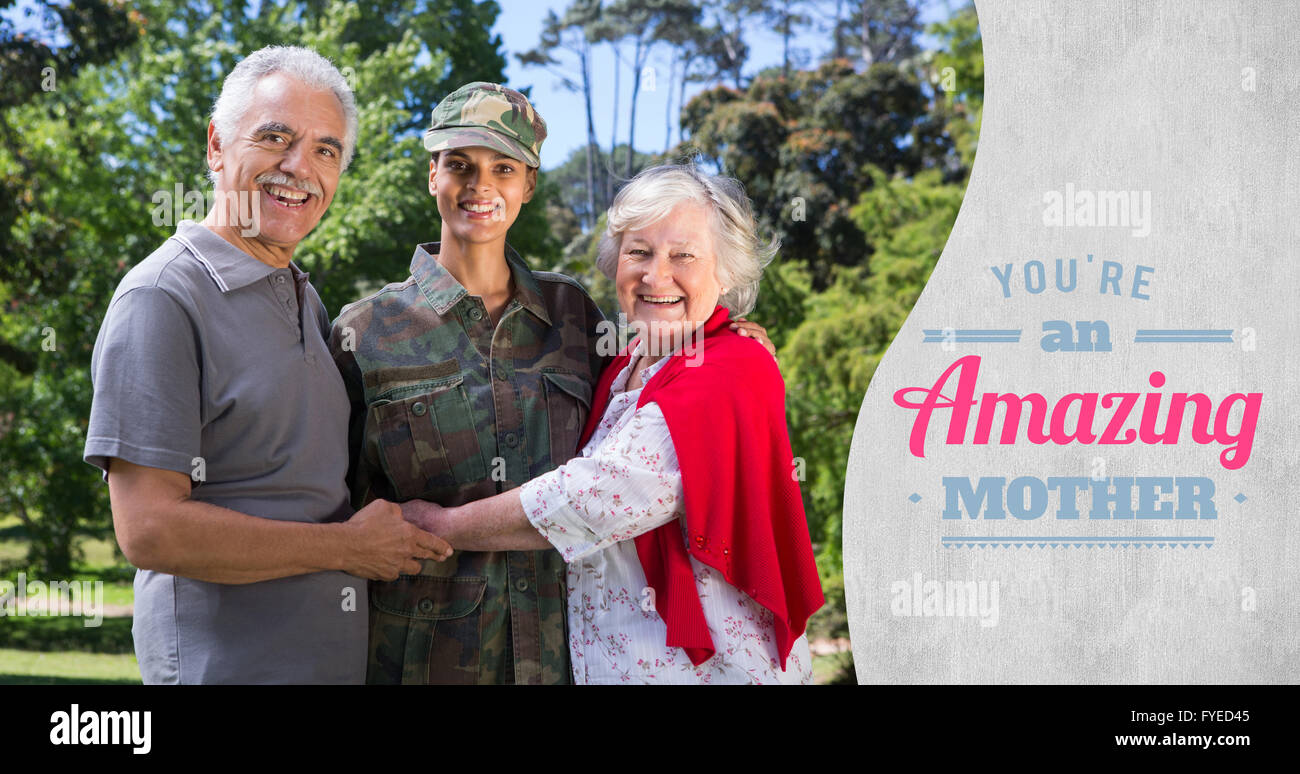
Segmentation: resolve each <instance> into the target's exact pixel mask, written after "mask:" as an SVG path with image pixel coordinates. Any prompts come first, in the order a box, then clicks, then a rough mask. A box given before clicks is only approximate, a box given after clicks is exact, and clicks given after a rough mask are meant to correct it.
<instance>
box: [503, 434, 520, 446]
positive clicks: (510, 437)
mask: <svg viewBox="0 0 1300 774" xmlns="http://www.w3.org/2000/svg"><path fill="white" fill-rule="evenodd" d="M517 443H519V437H518V436H516V435H515V434H514V433H506V446H509V447H510V448H512V449H513V448H515V444H517Z"/></svg>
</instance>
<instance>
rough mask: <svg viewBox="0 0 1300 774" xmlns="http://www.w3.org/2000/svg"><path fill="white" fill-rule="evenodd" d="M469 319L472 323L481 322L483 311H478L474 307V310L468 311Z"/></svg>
mask: <svg viewBox="0 0 1300 774" xmlns="http://www.w3.org/2000/svg"><path fill="white" fill-rule="evenodd" d="M469 319H471V320H473V321H474V322H478V321H479V320H482V319H483V310H482V309H479V308H478V307H477V306H476V307H474V308H472V309H470V310H469Z"/></svg>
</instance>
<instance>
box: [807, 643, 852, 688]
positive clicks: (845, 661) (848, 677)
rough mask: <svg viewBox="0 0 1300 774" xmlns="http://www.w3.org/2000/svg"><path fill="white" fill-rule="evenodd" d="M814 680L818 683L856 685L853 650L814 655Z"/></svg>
mask: <svg viewBox="0 0 1300 774" xmlns="http://www.w3.org/2000/svg"><path fill="white" fill-rule="evenodd" d="M813 682H815V683H816V684H818V685H854V684H856V683H857V678H856V676H855V675H854V673H853V652H852V651H844V652H843V653H831V654H829V655H826V656H813Z"/></svg>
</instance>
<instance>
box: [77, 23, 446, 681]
mask: <svg viewBox="0 0 1300 774" xmlns="http://www.w3.org/2000/svg"><path fill="white" fill-rule="evenodd" d="M356 133H357V117H356V107H355V104H354V101H353V98H352V93H351V91H350V90H349V89H348V87H347V85H346V83H345V82H344V80H343V78H342V76H341V75H340V74H339V72H338V71H337V70H336V69H335V68H334V67H333V66H332V65H331V64H330V63H329V62H328V61H326V60H325V59H323V58H322V57H321V56H319V55H318V54H316V53H314V52H312V51H309V50H306V49H301V48H286V47H272V48H266V49H262V50H261V51H258V52H256V53H254V54H252V55H250V56H249V57H248V58H246V59H245V60H244V61H242V62H241V63H240V64H239V65H238V66H237V67H236V68H235V69H234V70H233V71H232V72H231V73H230V75H229V76H228V77H227V78H226V81H225V83H224V84H223V86H222V90H221V96H220V98H219V99H218V100H217V103H216V105H215V107H214V109H213V115H212V122H211V124H210V125H209V127H208V146H207V159H208V166H209V168H210V170H211V174H212V179H213V181H214V184H215V189H216V197H215V198H216V202H217V204H216V206H214V207H213V209H212V211H211V212H210V213H209V215H208V217H207V219H206V220H205V221H204V222H203V223H202V224H196V223H190V222H184V223H182V224H181V225H180V226H179V227H178V228H177V230H176V233H175V235H174V236H172V237H171V238H170V239H168V240H167V241H166V242H165V243H164V244H163V245H162V246H161V247H160V248H159V249H158V250H156V251H155V252H154V253H153V254H152V255H150V256H149V257H148V258H146V259H145V260H144V261H142V262H141V263H140V264H139V265H137V266H136V267H135V268H133V269H132V270H131V271H130V272H129V273H128V274H127V275H126V277H125V278H123V280H122V283H121V284H120V285H119V286H118V288H117V292H116V293H115V294H114V295H113V299H112V301H111V302H110V303H109V308H108V312H107V314H106V315H105V317H104V323H103V326H102V327H101V328H100V332H99V338H98V340H97V341H96V343H95V351H94V355H93V359H92V364H91V374H92V380H93V382H94V388H95V393H94V402H93V405H92V408H91V416H90V427H89V430H88V433H87V435H88V437H87V440H86V448H85V459H86V460H87V461H88V462H90V463H92V464H94V465H96V466H98V467H99V468H101V469H102V470H103V471H104V474H105V478H106V479H107V481H108V485H109V495H110V499H111V502H112V509H113V525H114V528H115V530H116V533H117V539H118V543H119V545H121V547H122V551H123V553H125V554H126V556H127V558H128V559H129V560H130V561H131V563H132V564H134V565H136V567H138V568H139V572H137V574H136V579H135V623H134V628H133V634H134V637H135V648H136V654H137V656H138V658H139V662H140V672H141V675H142V677H143V678H144V681H145V682H146V683H225V682H236V683H261V682H291V683H360V682H363V681H364V678H365V669H366V633H367V618H368V608H367V597H366V593H365V591H366V589H365V580H364V579H366V578H373V579H383V580H391V579H394V578H396V577H398V575H399V574H401V573H413V572H418V570H419V568H420V560H422V559H434V560H441V559H445V558H446V557H447V556H449V555H450V547H449V546H448V545H447V544H446V543H445V542H444V541H442V540H440V539H439V538H437V537H435V536H433V535H430V534H428V533H426V532H424V531H422V530H419V529H417V528H416V527H414V526H412V525H409V524H407V523H405V522H404V521H403V520H402V517H401V512H400V510H399V508H398V507H397V506H396V505H394V504H393V503H390V502H387V501H384V500H376V501H374V502H372V503H370V504H369V505H367V506H366V507H365V508H363V509H362V510H360V511H358V512H356V513H355V514H353V511H352V509H351V507H350V506H349V503H348V490H347V486H346V484H345V481H344V476H345V474H346V472H347V466H348V411H349V402H348V396H347V393H346V392H345V390H344V386H343V383H342V381H341V380H340V378H339V373H338V371H337V370H336V369H335V367H334V365H333V363H332V361H331V357H330V353H329V350H328V348H327V346H326V343H325V339H326V336H327V335H328V333H329V327H330V326H329V320H328V316H327V315H326V312H325V310H324V308H323V306H322V304H321V301H320V298H319V297H318V296H317V294H316V292H315V290H313V288H312V287H311V285H309V284H308V283H307V275H306V274H304V273H303V272H302V271H300V270H299V269H298V267H297V266H295V265H294V264H293V263H292V262H291V258H292V257H293V252H294V249H295V247H296V246H297V245H298V243H299V242H300V241H301V240H302V239H303V238H304V237H306V236H307V234H309V233H310V232H311V230H312V229H313V228H314V227H315V226H316V224H317V222H318V221H319V220H320V218H321V216H322V215H323V214H324V213H325V210H326V208H328V207H329V204H330V201H331V199H332V198H333V196H334V192H335V189H336V188H337V186H338V181H339V176H340V175H341V174H342V172H343V171H344V170H345V169H346V168H347V166H348V162H349V160H350V159H351V157H352V153H353V150H354V146H355V143H356Z"/></svg>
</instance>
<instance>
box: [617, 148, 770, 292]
mask: <svg viewBox="0 0 1300 774" xmlns="http://www.w3.org/2000/svg"><path fill="white" fill-rule="evenodd" d="M686 201H691V202H695V203H697V204H700V205H703V206H704V207H706V208H707V209H708V210H709V223H710V229H709V231H710V237H711V238H712V240H713V252H714V256H715V257H716V260H717V266H716V268H715V269H714V273H715V275H716V277H717V280H718V284H719V285H721V286H722V287H723V288H725V289H726V292H724V293H723V294H722V295H721V296H720V297H719V298H718V303H719V304H721V305H723V306H725V307H726V308H727V309H729V310H731V314H732V315H733V316H736V317H739V316H740V315H745V314H749V313H750V312H751V311H752V310H753V309H754V303H755V302H756V301H758V283H759V280H760V279H762V276H763V267H765V266H767V264H768V263H770V262H771V261H772V258H773V257H775V255H776V251H777V249H778V248H779V247H780V245H781V243H780V240H779V239H778V238H777V237H775V236H773V237H772V239H771V240H770V241H764V240H763V239H761V238H760V237H759V236H758V224H757V223H756V221H755V220H754V210H753V207H752V206H751V204H750V201H749V197H748V196H746V195H745V189H744V187H743V186H741V184H740V181H738V180H735V179H734V178H730V177H722V176H714V175H706V174H703V173H701V172H700V171H699V170H698V169H697V168H696V167H695V166H694V165H664V166H658V167H650V168H649V169H646V170H643V171H641V172H640V173H639V174H638V175H637V176H636V177H634V178H632V179H631V180H630V181H628V184H627V185H626V186H624V187H623V189H622V190H620V191H619V192H618V195H617V196H615V197H614V203H613V204H612V205H610V208H609V212H608V214H607V216H606V219H605V224H606V228H605V233H604V234H603V235H602V236H601V239H600V247H599V250H598V253H597V257H596V268H598V269H600V270H601V271H602V272H604V273H605V276H607V277H609V278H610V279H611V280H612V279H614V275H615V273H616V272H617V270H618V256H619V251H620V248H621V246H622V242H623V234H624V233H626V232H628V231H633V230H638V229H643V228H646V227H647V226H650V225H652V224H654V223H657V222H659V221H660V220H663V219H664V218H666V217H668V214H669V213H670V212H672V211H673V208H674V207H676V206H677V205H678V204H681V203H682V202H686Z"/></svg>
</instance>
